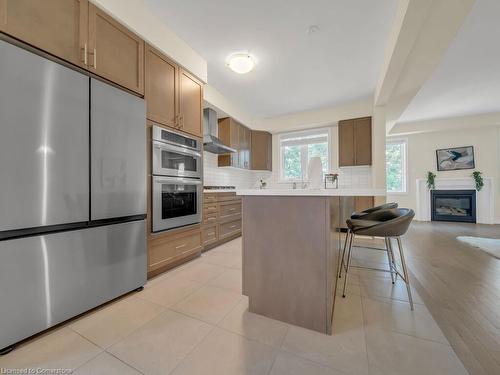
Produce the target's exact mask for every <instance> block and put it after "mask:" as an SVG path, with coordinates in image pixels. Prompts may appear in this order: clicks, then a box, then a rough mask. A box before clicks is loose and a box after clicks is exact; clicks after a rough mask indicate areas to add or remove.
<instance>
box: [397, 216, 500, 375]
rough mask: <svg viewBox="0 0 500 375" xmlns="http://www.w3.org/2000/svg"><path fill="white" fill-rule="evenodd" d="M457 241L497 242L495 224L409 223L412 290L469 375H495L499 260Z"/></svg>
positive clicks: (499, 368) (498, 365)
mask: <svg viewBox="0 0 500 375" xmlns="http://www.w3.org/2000/svg"><path fill="white" fill-rule="evenodd" d="M457 236H476V237H488V238H500V225H475V224H461V223H460V224H458V223H457V224H455V223H437V222H432V223H423V222H414V223H413V224H412V226H411V228H410V230H409V232H408V233H407V235H406V236H405V238H404V240H403V243H404V245H405V249H406V255H407V262H408V265H409V268H410V271H411V274H412V275H413V278H412V285H413V287H414V288H415V289H416V290H417V292H418V294H419V295H420V297H421V298H422V300H423V301H424V303H425V304H426V306H427V308H428V309H429V310H430V312H431V313H432V315H433V317H434V319H435V320H436V322H437V323H438V325H439V326H440V328H441V329H442V331H443V333H444V334H445V336H446V337H447V339H448V341H449V342H450V344H451V345H452V347H453V349H454V350H455V352H456V353H457V355H458V356H459V358H460V359H461V360H462V362H463V364H464V365H465V367H466V368H467V370H468V371H469V373H470V374H500V260H498V259H496V258H493V257H492V256H490V255H488V254H486V253H484V252H483V251H480V250H478V249H477V248H474V247H471V246H469V245H467V244H465V243H462V242H460V241H458V240H457V239H456V237H457Z"/></svg>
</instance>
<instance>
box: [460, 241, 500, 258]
mask: <svg viewBox="0 0 500 375" xmlns="http://www.w3.org/2000/svg"><path fill="white" fill-rule="evenodd" d="M457 240H459V241H462V242H465V243H466V244H468V245H471V246H474V247H476V248H478V249H480V250H482V251H484V252H486V253H488V254H490V255H491V256H493V257H495V258H497V259H500V239H497V238H484V237H469V236H459V237H457Z"/></svg>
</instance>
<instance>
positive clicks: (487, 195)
mask: <svg viewBox="0 0 500 375" xmlns="http://www.w3.org/2000/svg"><path fill="white" fill-rule="evenodd" d="M483 181H484V186H483V188H482V189H481V191H478V192H477V194H476V220H477V222H478V223H481V224H494V212H495V211H494V210H495V198H494V194H493V186H492V184H493V181H492V179H491V178H489V177H483ZM435 183H436V190H467V189H475V188H476V185H475V183H474V180H473V179H472V177H456V178H436V179H435ZM415 219H416V220H421V221H430V220H431V194H430V192H429V189H427V180H426V179H424V178H417V204H416V209H415Z"/></svg>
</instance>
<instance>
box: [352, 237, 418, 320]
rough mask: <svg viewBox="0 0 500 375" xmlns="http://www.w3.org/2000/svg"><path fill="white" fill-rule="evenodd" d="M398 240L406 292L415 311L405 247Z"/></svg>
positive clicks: (399, 239)
mask: <svg viewBox="0 0 500 375" xmlns="http://www.w3.org/2000/svg"><path fill="white" fill-rule="evenodd" d="M396 239H397V241H398V248H399V255H400V257H401V265H402V267H403V275H404V277H405V282H406V291H407V292H408V300H409V301H410V307H411V310H412V311H413V298H412V296H411V290H410V277H409V275H408V268H407V267H406V261H405V256H404V253H403V245H402V243H401V237H397V238H396ZM346 276H347V275H346Z"/></svg>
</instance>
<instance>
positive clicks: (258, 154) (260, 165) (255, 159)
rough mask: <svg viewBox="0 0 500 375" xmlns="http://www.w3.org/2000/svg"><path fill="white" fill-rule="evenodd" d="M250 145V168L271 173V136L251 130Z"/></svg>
mask: <svg viewBox="0 0 500 375" xmlns="http://www.w3.org/2000/svg"><path fill="white" fill-rule="evenodd" d="M250 144H251V147H250V158H251V163H250V165H251V168H252V169H253V170H259V171H272V147H273V146H272V135H271V134H270V133H268V132H264V131H259V130H252V131H251V142H250Z"/></svg>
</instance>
